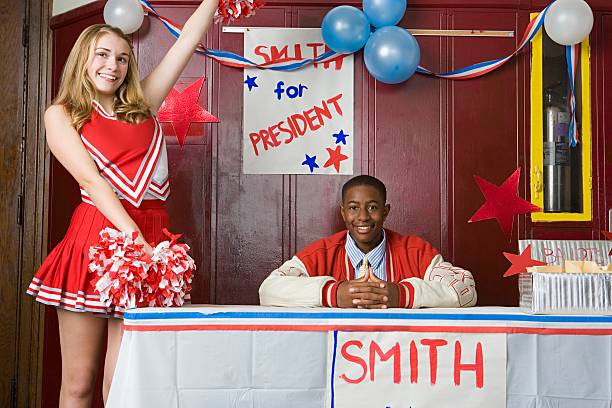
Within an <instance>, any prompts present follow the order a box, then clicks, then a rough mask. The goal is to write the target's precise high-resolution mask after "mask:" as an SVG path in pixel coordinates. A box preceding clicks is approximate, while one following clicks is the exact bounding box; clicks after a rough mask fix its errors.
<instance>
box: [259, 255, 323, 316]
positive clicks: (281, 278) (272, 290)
mask: <svg viewBox="0 0 612 408" xmlns="http://www.w3.org/2000/svg"><path fill="white" fill-rule="evenodd" d="M329 281H334V278H332V277H331V276H314V277H311V276H309V275H308V272H307V271H306V267H305V266H304V264H303V263H302V261H300V259H299V258H298V257H296V256H294V257H293V258H291V259H290V260H288V261H287V262H285V263H284V264H283V265H282V266H281V267H280V268H278V269H276V270H274V271H272V273H271V274H270V276H268V277H267V278H266V279H265V280H264V281H263V282H262V284H261V286H260V287H259V303H260V304H261V305H262V306H312V307H315V306H323V302H322V299H321V298H322V290H323V286H325V284H326V283H327V282H329Z"/></svg>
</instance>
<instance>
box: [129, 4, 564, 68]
mask: <svg viewBox="0 0 612 408" xmlns="http://www.w3.org/2000/svg"><path fill="white" fill-rule="evenodd" d="M140 3H141V4H142V7H143V8H144V9H145V11H147V12H148V13H149V14H152V15H154V16H155V17H157V18H159V19H160V21H161V22H162V23H163V24H164V25H165V26H166V28H167V29H168V31H170V34H172V35H173V36H174V37H175V38H178V37H179V35H180V34H181V28H182V27H181V26H180V25H178V24H176V23H174V22H173V21H171V20H170V19H168V18H166V17H164V16H161V15H160V14H158V13H157V12H156V11H155V9H154V8H153V7H152V6H151V5H150V4H149V2H148V1H147V0H140ZM552 3H554V1H553V2H551V3H550V4H549V5H548V6H546V8H545V9H544V10H542V12H541V13H539V14H538V16H537V17H536V18H535V19H533V20H532V21H531V22H530V23H529V24H528V25H527V28H526V30H525V33H524V34H523V38H522V39H521V42H520V43H519V45H518V47H517V49H516V50H515V51H514V52H513V53H512V54H510V55H508V56H507V57H504V58H498V59H494V60H490V61H485V62H479V63H477V64H473V65H470V66H468V67H465V68H461V69H457V70H455V71H451V72H446V73H435V72H433V71H430V70H428V69H427V68H424V67H421V66H419V67H418V68H417V72H418V73H420V74H424V75H431V76H436V77H439V78H445V79H453V80H459V79H470V78H476V77H479V76H482V75H485V74H487V73H489V72H491V71H493V70H495V69H497V68H499V67H501V66H502V65H504V64H505V63H506V62H507V61H508V60H509V59H511V58H512V57H513V56H515V55H516V54H517V53H518V52H519V51H521V50H522V49H523V48H524V47H525V45H527V44H528V43H529V42H530V41H531V40H532V39H533V37H534V36H535V35H536V34H537V32H538V31H539V30H540V28H541V27H542V25H543V24H544V17H545V16H546V12H547V11H548V9H549V8H550V6H551V5H552ZM196 52H198V53H201V54H204V55H205V56H207V57H210V58H212V59H214V60H215V61H217V62H219V63H220V64H222V65H225V66H229V67H235V68H260V69H271V70H276V71H294V70H297V69H300V68H302V67H304V66H306V65H310V64H312V63H325V62H330V61H333V60H334V59H336V58H340V57H342V55H341V54H337V53H336V52H334V51H331V50H330V51H327V52H325V53H324V54H322V55H320V56H318V57H317V58H305V59H302V60H297V61H284V62H269V63H261V64H258V63H256V62H253V61H251V60H249V59H248V58H245V57H242V56H240V55H237V54H234V53H232V52H227V51H221V50H215V49H210V48H206V47H204V46H203V45H201V44H200V45H199V46H198V48H197V49H196Z"/></svg>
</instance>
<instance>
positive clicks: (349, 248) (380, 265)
mask: <svg viewBox="0 0 612 408" xmlns="http://www.w3.org/2000/svg"><path fill="white" fill-rule="evenodd" d="M382 234H383V239H382V241H381V242H380V244H378V246H377V247H376V248H374V249H373V250H371V251H370V252H368V253H367V254H364V253H363V252H362V251H361V249H359V248H358V247H357V244H356V243H355V241H354V240H353V237H351V234H350V233H349V232H348V231H347V232H346V235H347V236H346V244H345V245H344V249H345V250H346V254H347V255H348V258H349V261H350V262H351V265H352V266H353V268H354V279H357V277H358V276H359V268H360V267H361V263H362V262H363V258H364V257H365V256H366V255H367V256H368V263H369V264H370V266H371V267H372V269H373V270H374V275H376V277H377V278H378V279H381V280H387V257H386V251H385V250H386V244H387V237H386V236H385V230H383V231H382Z"/></svg>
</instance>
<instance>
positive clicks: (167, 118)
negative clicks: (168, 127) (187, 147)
mask: <svg viewBox="0 0 612 408" xmlns="http://www.w3.org/2000/svg"><path fill="white" fill-rule="evenodd" d="M202 84H204V77H202V78H200V79H198V80H197V81H195V82H194V83H193V84H191V85H189V86H188V87H187V88H185V90H184V91H183V92H179V91H177V90H176V89H175V88H172V89H171V90H170V93H169V94H168V96H167V97H166V99H165V100H164V103H162V106H161V107H160V108H159V112H158V113H157V118H158V119H159V121H160V122H164V123H171V124H172V127H173V128H174V133H175V134H176V138H177V139H178V142H179V145H180V146H181V147H183V145H184V144H185V139H186V138H187V131H188V130H189V125H191V123H194V122H200V123H218V122H220V121H219V119H218V118H217V117H215V116H214V115H212V114H211V113H210V112H208V111H207V110H206V109H204V108H202V107H201V106H200V105H198V99H199V98H200V91H201V90H202Z"/></svg>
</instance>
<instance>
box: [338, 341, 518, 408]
mask: <svg viewBox="0 0 612 408" xmlns="http://www.w3.org/2000/svg"><path fill="white" fill-rule="evenodd" d="M329 337H330V339H329V350H328V351H329V352H328V358H329V360H328V361H329V362H328V369H327V373H328V374H327V380H328V381H327V387H328V390H327V391H328V392H327V407H330V408H338V407H340V408H341V407H352V408H358V407H363V408H430V407H447V406H451V405H449V404H450V402H451V401H452V405H453V406H457V407H461V408H482V407H505V406H506V334H505V333H410V332H333V333H329Z"/></svg>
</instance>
